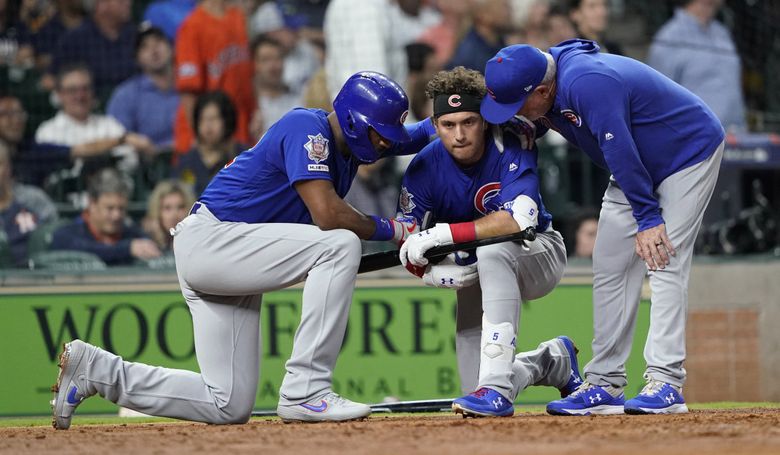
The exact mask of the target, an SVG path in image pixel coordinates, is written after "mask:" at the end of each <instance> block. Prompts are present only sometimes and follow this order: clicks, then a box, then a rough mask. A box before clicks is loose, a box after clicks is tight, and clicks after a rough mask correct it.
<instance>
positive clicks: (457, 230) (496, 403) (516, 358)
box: [399, 67, 581, 416]
mask: <svg viewBox="0 0 780 455" xmlns="http://www.w3.org/2000/svg"><path fill="white" fill-rule="evenodd" d="M485 92H486V89H485V83H484V79H483V77H482V75H481V74H480V73H478V72H477V71H473V70H467V69H464V68H463V67H458V68H456V69H454V70H452V71H446V72H444V71H443V72H440V73H438V74H437V75H436V76H435V77H434V78H433V80H431V81H430V82H429V83H428V86H427V89H426V93H427V95H428V97H430V98H432V99H433V106H434V120H433V122H434V124H435V126H436V131H437V133H438V135H439V138H438V139H437V140H435V141H433V142H431V143H430V144H429V145H428V146H427V147H426V148H425V149H423V150H422V151H421V152H420V153H419V154H417V156H416V157H415V158H414V160H413V161H412V162H411V164H410V165H409V168H408V169H407V171H406V174H405V175H404V178H403V183H402V188H401V196H400V199H399V212H400V213H403V214H404V215H406V216H411V217H413V218H415V219H416V220H423V218H425V214H426V212H429V213H430V216H431V219H432V220H434V221H436V225H435V226H434V227H433V228H431V229H428V230H425V231H422V232H420V233H419V234H415V235H413V236H411V237H409V238H408V239H407V240H406V242H405V243H404V245H403V246H402V247H401V253H400V255H401V261H402V262H403V264H404V265H405V266H407V268H409V269H410V270H412V271H413V273H416V274H417V275H418V276H422V278H423V280H424V281H425V283H426V284H428V285H431V286H437V287H446V288H453V289H457V336H456V351H457V356H458V367H459V371H460V378H461V387H462V388H463V392H464V393H468V392H472V393H469V394H468V395H466V396H464V397H462V398H459V399H457V400H455V401H454V403H453V409H454V410H455V412H458V413H462V414H463V415H464V416H467V415H471V416H511V415H512V414H513V413H514V405H513V402H514V399H515V398H516V396H517V394H518V393H519V392H520V391H521V390H523V389H525V388H526V387H528V386H530V385H551V386H554V387H557V388H558V389H560V390H561V395H562V396H566V395H568V393H570V392H571V391H573V390H574V389H575V388H576V387H577V386H578V385H579V384H580V382H581V378H580V375H579V368H578V365H577V357H576V348H575V347H574V344H573V343H572V341H571V340H570V339H569V338H568V337H565V336H562V337H558V338H556V339H554V340H550V341H546V342H544V343H542V344H540V345H539V348H538V349H536V350H534V351H531V352H525V353H520V354H518V355H515V336H516V334H517V328H518V323H519V317H520V302H521V300H523V299H525V300H530V299H537V298H540V297H542V296H544V295H546V294H547V293H549V292H550V291H552V289H553V288H554V287H555V286H556V285H557V284H558V282H559V281H560V279H561V277H562V275H563V271H564V267H565V265H566V249H565V247H564V244H563V239H562V238H561V235H560V234H559V233H558V232H557V231H555V230H553V228H552V224H551V219H552V217H551V216H550V214H549V213H548V212H547V211H546V210H545V208H544V204H543V203H542V199H541V197H540V195H539V178H538V175H537V171H536V168H537V166H536V161H537V151H536V149H535V147H534V145H533V142H532V141H528V140H527V138H525V137H522V136H521V135H516V134H506V135H505V134H504V132H503V131H502V130H501V128H499V127H497V126H491V125H489V124H488V123H487V122H486V121H485V120H484V119H483V118H482V117H481V116H480V114H479V107H480V102H481V100H482V98H483V97H484V96H485ZM521 139H526V140H525V142H522V141H521ZM528 227H534V228H536V231H537V232H538V235H537V238H536V240H535V241H533V242H528V243H514V242H506V243H498V244H494V245H490V246H484V247H480V248H477V250H476V253H474V252H472V253H471V254H469V253H463V252H461V253H457V254H453V255H450V256H448V257H447V258H446V259H445V260H444V261H442V262H441V263H438V264H433V265H432V264H429V263H428V260H427V259H426V258H425V257H424V254H425V252H426V251H427V250H428V249H430V248H432V247H434V246H438V245H446V244H453V243H461V242H468V241H471V240H475V239H482V238H489V237H495V236H499V235H505V234H511V233H515V232H519V231H521V230H524V229H526V228H528ZM483 311H484V314H483Z"/></svg>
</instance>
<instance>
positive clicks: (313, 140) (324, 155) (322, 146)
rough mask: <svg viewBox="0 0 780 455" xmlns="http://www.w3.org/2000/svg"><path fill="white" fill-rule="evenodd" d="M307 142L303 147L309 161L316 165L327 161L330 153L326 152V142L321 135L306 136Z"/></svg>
mask: <svg viewBox="0 0 780 455" xmlns="http://www.w3.org/2000/svg"><path fill="white" fill-rule="evenodd" d="M307 136H308V137H309V142H307V143H305V144H304V145H303V147H304V148H305V149H306V151H307V152H308V153H309V159H310V160H312V161H314V162H315V163H318V164H319V162H320V161H325V160H327V159H328V155H329V153H330V151H329V150H328V140H327V139H325V138H324V137H323V136H322V133H317V135H316V136H312V135H311V134H307Z"/></svg>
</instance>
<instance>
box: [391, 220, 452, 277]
mask: <svg viewBox="0 0 780 455" xmlns="http://www.w3.org/2000/svg"><path fill="white" fill-rule="evenodd" d="M452 243H453V241H452V231H450V225H449V224H447V223H437V224H436V225H435V226H434V227H432V228H430V229H427V230H425V231H422V232H420V233H417V234H414V235H413V236H411V237H409V238H408V239H406V241H405V242H404V244H403V245H401V251H400V254H399V257H400V259H401V264H403V265H404V267H406V264H407V263H410V262H411V263H412V264H413V265H418V266H424V265H427V264H428V259H426V258H425V252H426V251H428V250H430V249H431V248H433V247H435V246H439V245H452Z"/></svg>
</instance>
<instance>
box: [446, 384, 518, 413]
mask: <svg viewBox="0 0 780 455" xmlns="http://www.w3.org/2000/svg"><path fill="white" fill-rule="evenodd" d="M452 410H453V411H454V412H455V414H463V417H464V418H465V417H511V416H512V415H513V414H514V413H515V406H514V404H513V403H512V401H511V400H509V399H507V398H506V397H505V396H503V395H501V394H500V393H498V392H496V391H495V390H493V389H490V388H487V387H482V388H480V389H477V390H476V391H475V392H472V393H470V394H468V395H466V396H465V397H461V398H458V399H456V400H455V401H453V402H452Z"/></svg>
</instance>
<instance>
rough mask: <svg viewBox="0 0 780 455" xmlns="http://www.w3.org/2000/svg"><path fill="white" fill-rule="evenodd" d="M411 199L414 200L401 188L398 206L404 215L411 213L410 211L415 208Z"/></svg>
mask: <svg viewBox="0 0 780 455" xmlns="http://www.w3.org/2000/svg"><path fill="white" fill-rule="evenodd" d="M412 198H414V195H413V194H412V193H410V192H409V190H407V189H406V187H405V186H402V187H401V195H400V196H398V206H399V207H400V208H401V211H402V212H403V213H404V214H405V215H408V214H410V213H412V210H414V208H415V207H417V206H416V205H415V203H414V202H413V201H412Z"/></svg>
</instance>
